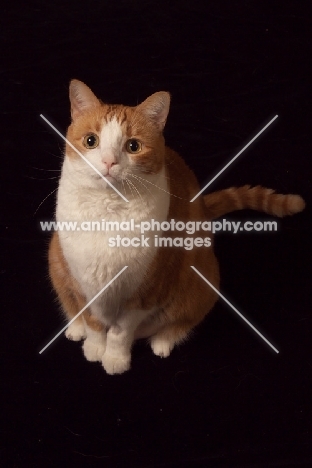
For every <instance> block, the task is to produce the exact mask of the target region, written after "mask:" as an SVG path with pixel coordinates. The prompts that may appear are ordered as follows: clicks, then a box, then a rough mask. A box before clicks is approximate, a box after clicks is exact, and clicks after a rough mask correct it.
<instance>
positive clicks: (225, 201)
mask: <svg viewBox="0 0 312 468" xmlns="http://www.w3.org/2000/svg"><path fill="white" fill-rule="evenodd" d="M204 202H205V205H206V207H207V209H208V215H209V219H215V218H219V217H220V216H223V215H225V214H227V213H230V212H232V211H237V210H244V209H251V210H257V211H263V212H265V213H268V214H270V215H274V216H279V217H283V216H287V215H293V214H295V213H299V212H300V211H302V210H303V209H304V207H305V202H304V200H303V199H302V198H301V197H300V196H299V195H281V194H280V193H274V190H271V189H268V188H265V187H261V186H260V185H257V186H256V187H252V188H251V187H250V185H244V186H243V187H238V188H236V187H231V188H228V189H225V190H219V191H218V192H213V193H210V194H208V195H205V196H204Z"/></svg>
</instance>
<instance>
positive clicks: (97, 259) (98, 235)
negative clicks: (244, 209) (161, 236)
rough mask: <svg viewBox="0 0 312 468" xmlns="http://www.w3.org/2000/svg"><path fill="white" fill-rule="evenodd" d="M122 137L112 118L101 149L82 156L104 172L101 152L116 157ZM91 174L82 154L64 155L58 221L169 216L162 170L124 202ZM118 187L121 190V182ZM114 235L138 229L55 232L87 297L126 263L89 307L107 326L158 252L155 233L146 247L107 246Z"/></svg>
mask: <svg viewBox="0 0 312 468" xmlns="http://www.w3.org/2000/svg"><path fill="white" fill-rule="evenodd" d="M124 138H126V137H125V136H123V135H122V130H121V128H120V125H119V124H118V122H117V121H116V120H115V119H113V120H112V121H111V122H109V123H108V124H106V125H104V126H103V128H102V130H101V143H100V145H99V148H96V149H94V150H88V151H86V154H85V155H86V157H88V159H89V160H90V161H91V162H92V163H93V164H94V165H95V167H97V169H99V170H101V171H104V165H103V161H102V159H103V158H104V156H103V154H108V152H107V153H105V151H106V149H107V151H113V152H117V153H118V154H117V155H116V157H118V158H120V157H122V147H123V145H124V142H123V139H124ZM118 151H119V152H118ZM90 155H92V157H91V156H90ZM114 167H115V166H114ZM95 176H96V173H95V172H94V171H93V169H92V168H90V167H89V166H88V165H87V164H86V163H85V161H83V160H82V159H81V158H68V157H65V160H64V164H63V168H62V174H61V179H60V183H59V189H58V197H57V209H56V219H57V221H75V222H78V223H82V222H83V221H88V222H90V221H101V220H103V219H105V221H119V222H122V221H127V220H130V219H131V218H133V219H134V220H135V222H136V223H140V222H141V221H145V220H146V221H150V220H151V219H155V220H157V221H160V222H161V221H164V220H166V219H167V214H168V209H169V201H170V195H169V193H168V185H167V179H166V176H165V169H162V170H161V171H160V172H159V173H158V174H155V175H147V174H142V177H143V179H145V180H148V181H149V183H147V182H146V183H145V185H146V186H147V187H148V190H146V189H144V186H142V187H141V189H140V196H139V195H138V194H137V192H136V191H133V193H130V196H128V200H129V202H128V203H127V202H125V201H124V200H123V199H122V198H121V197H120V196H119V195H118V194H117V193H116V192H115V191H114V190H113V189H112V188H111V187H109V186H108V185H107V184H106V183H105V181H103V180H102V179H100V178H99V177H98V176H97V177H95ZM138 187H139V185H138ZM119 188H120V191H122V185H120V187H119ZM118 234H120V235H121V236H125V237H130V238H131V237H140V233H139V230H136V231H132V232H112V231H110V232H109V231H107V232H105V231H91V232H85V231H82V230H80V231H59V238H60V243H61V246H62V250H63V254H64V256H65V258H66V261H67V263H68V265H69V268H70V271H71V273H72V275H73V276H74V277H75V279H76V280H77V281H78V283H79V285H80V287H81V290H82V292H83V293H84V295H85V297H86V300H87V302H88V301H90V300H92V299H93V297H94V296H95V295H96V294H97V293H98V292H99V291H100V290H101V289H102V288H103V287H104V286H105V285H106V284H107V283H108V282H109V281H110V280H111V279H112V278H113V277H114V276H115V275H116V274H117V273H119V271H120V270H121V269H122V268H123V267H124V266H126V265H127V266H128V268H127V270H125V271H124V272H123V273H122V274H121V275H120V277H119V278H118V279H117V280H116V281H114V283H113V284H112V285H110V286H109V288H107V290H106V291H104V293H103V295H102V296H100V297H99V298H98V299H97V300H96V301H95V302H94V303H93V304H92V305H91V307H90V308H91V311H92V313H93V314H94V315H95V316H96V317H98V319H100V320H101V321H102V322H103V323H104V324H105V325H106V326H107V327H109V326H111V325H112V324H113V323H114V321H115V319H116V314H118V312H119V309H120V305H121V303H122V302H124V301H125V300H126V299H127V298H129V297H130V296H131V295H132V294H133V293H134V291H135V290H136V289H137V288H138V286H139V285H140V284H141V282H142V281H143V279H144V275H145V273H146V270H147V268H148V266H149V265H150V263H151V261H152V259H153V257H154V255H155V253H156V247H154V238H153V233H146V235H147V237H150V241H149V247H119V248H117V247H110V246H109V242H108V240H109V238H110V237H116V235H118ZM149 234H150V235H149ZM86 346H88V345H86Z"/></svg>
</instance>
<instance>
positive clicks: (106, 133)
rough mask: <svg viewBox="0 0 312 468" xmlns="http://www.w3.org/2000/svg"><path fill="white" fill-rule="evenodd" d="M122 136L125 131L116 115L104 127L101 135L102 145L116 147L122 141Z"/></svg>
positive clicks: (103, 146)
mask: <svg viewBox="0 0 312 468" xmlns="http://www.w3.org/2000/svg"><path fill="white" fill-rule="evenodd" d="M122 137H123V132H122V128H121V125H120V123H119V122H118V120H117V118H116V117H114V118H112V119H111V120H110V121H109V122H107V123H105V124H104V125H103V127H102V130H101V135H100V141H101V147H102V148H107V147H114V146H116V145H118V144H119V143H120V142H121V140H122Z"/></svg>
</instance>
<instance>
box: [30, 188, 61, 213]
mask: <svg viewBox="0 0 312 468" xmlns="http://www.w3.org/2000/svg"><path fill="white" fill-rule="evenodd" d="M57 189H58V187H56V188H55V189H54V190H52V192H50V193H49V194H48V195H47V196H46V197H45V198H44V199H43V200H42V202H41V203H40V205H39V206H38V207H37V209H36V211H35V212H34V214H33V216H35V214H36V213H37V211H38V210H39V208H40V206H41V205H42V204H43V203H44V202H45V201H46V199H47V198H49V196H50V195H52V194H53V193H54V192H56V191H57Z"/></svg>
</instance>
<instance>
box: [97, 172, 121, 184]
mask: <svg viewBox="0 0 312 468" xmlns="http://www.w3.org/2000/svg"><path fill="white" fill-rule="evenodd" d="M95 178H96V179H97V180H100V179H103V180H108V182H110V183H111V184H113V183H117V182H118V179H117V177H114V176H112V175H110V174H106V175H104V174H103V176H100V175H99V174H95Z"/></svg>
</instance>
